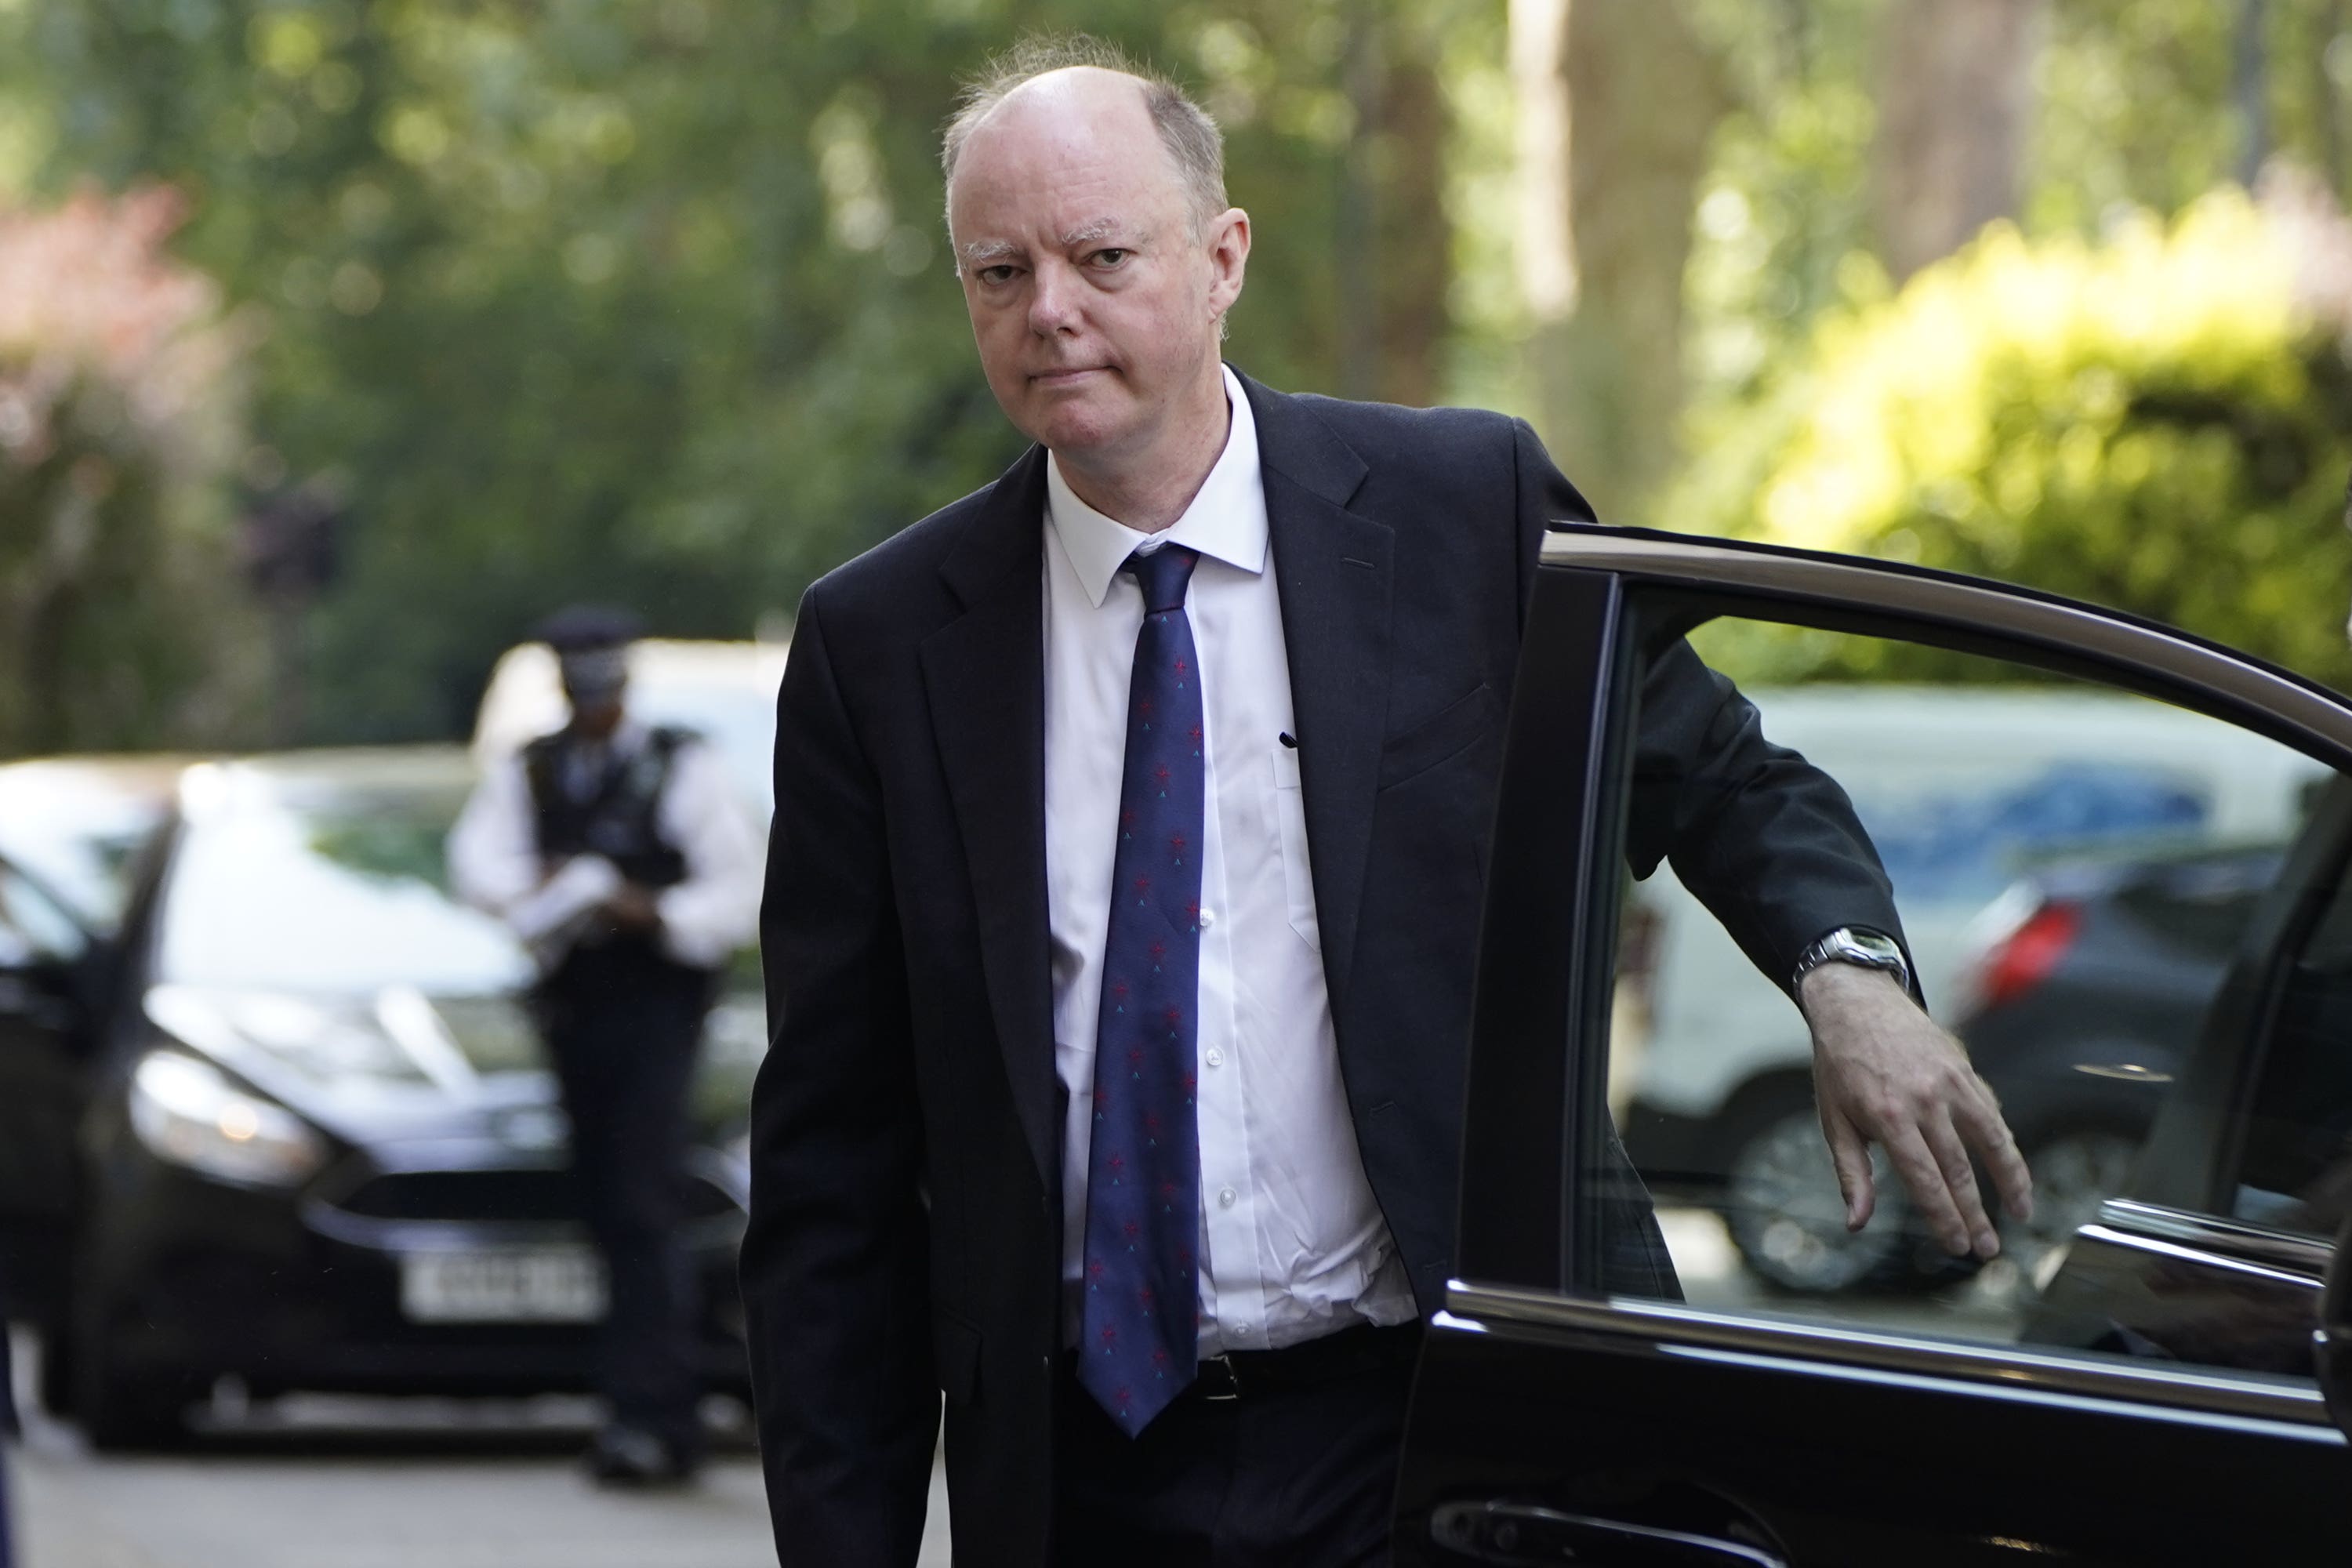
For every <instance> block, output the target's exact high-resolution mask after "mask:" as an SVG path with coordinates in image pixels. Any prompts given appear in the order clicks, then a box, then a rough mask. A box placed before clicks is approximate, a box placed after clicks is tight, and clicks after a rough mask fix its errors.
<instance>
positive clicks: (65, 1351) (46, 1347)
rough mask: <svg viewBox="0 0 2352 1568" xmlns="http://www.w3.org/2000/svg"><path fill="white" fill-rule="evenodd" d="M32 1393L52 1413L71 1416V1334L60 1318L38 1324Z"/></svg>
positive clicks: (72, 1387) (72, 1393)
mask: <svg viewBox="0 0 2352 1568" xmlns="http://www.w3.org/2000/svg"><path fill="white" fill-rule="evenodd" d="M33 1397H34V1398H35V1399H37V1400H38V1401H39V1402H40V1405H41V1408H42V1409H43V1410H45V1411H47V1413H48V1414H50V1415H55V1416H58V1417H59V1418H60V1419H64V1420H70V1419H72V1417H73V1412H74V1384H73V1334H72V1332H71V1331H69V1330H68V1328H67V1326H66V1321H65V1320H64V1319H62V1318H59V1319H57V1320H56V1321H52V1322H48V1323H45V1324H43V1325H42V1327H41V1339H40V1353H39V1355H38V1356H37V1357H36V1358H35V1360H34V1363H33Z"/></svg>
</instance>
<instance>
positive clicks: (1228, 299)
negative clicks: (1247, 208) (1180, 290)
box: [1208, 207, 1250, 317]
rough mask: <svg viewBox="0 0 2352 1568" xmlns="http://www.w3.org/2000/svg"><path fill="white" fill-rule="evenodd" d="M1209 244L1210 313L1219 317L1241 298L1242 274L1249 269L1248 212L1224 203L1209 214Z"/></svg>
mask: <svg viewBox="0 0 2352 1568" xmlns="http://www.w3.org/2000/svg"><path fill="white" fill-rule="evenodd" d="M1208 248H1209V269H1210V275H1209V314H1210V315H1211V316H1213V317H1222V316H1223V314H1224V313H1225V312H1226V311H1227V310H1232V309H1233V305H1234V300H1238V299H1240V298H1241V295H1242V279H1243V275H1244V273H1246V272H1247V271H1248V270H1249V248H1250V216H1249V214H1247V213H1245V212H1244V211H1242V209H1241V208H1239V207H1227V208H1226V209H1225V210H1224V211H1223V212H1221V213H1219V214H1218V215H1217V216H1215V217H1213V218H1211V219H1210V220H1209V224H1208Z"/></svg>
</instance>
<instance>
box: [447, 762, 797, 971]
mask: <svg viewBox="0 0 2352 1568" xmlns="http://www.w3.org/2000/svg"><path fill="white" fill-rule="evenodd" d="M651 736H652V731H649V730H647V729H646V727H645V726H644V725H642V724H638V723H636V722H635V721H628V720H624V721H622V723H621V725H620V727H619V728H618V729H616V730H614V731H613V736H612V739H611V740H610V741H608V742H606V743H605V746H604V748H603V750H604V752H607V753H608V755H609V758H610V760H611V761H625V760H627V759H628V758H630V757H634V756H635V755H636V754H637V753H638V752H641V751H643V750H644V749H645V747H646V742H648V741H649V740H650V739H651ZM574 762H575V765H574V767H573V768H572V770H571V772H572V774H573V776H572V778H570V779H567V780H565V781H563V783H564V784H565V787H566V788H567V789H569V790H571V791H572V794H573V795H575V796H581V797H584V796H585V795H586V794H587V793H588V792H589V791H590V790H593V788H594V787H595V784H596V782H597V780H598V779H600V778H601V777H602V776H603V773H604V768H605V766H607V765H609V763H608V762H607V760H606V758H604V757H598V756H596V755H593V753H588V752H587V749H585V748H582V749H581V752H578V753H575V757H574ZM654 811H655V816H654V822H655V826H656V827H657V828H659V829H660V832H661V836H662V837H663V838H664V839H665V840H667V842H668V843H669V844H670V845H671V846H672V847H675V848H676V849H677V852H678V854H679V855H680V856H681V857H682V858H684V859H685V861H686V879H685V880H683V881H680V882H677V883H676V884H674V885H673V886H670V887H667V888H664V889H661V890H660V891H659V892H658V893H656V895H655V898H654V902H655V907H656V908H657V909H658V910H660V911H661V946H662V950H663V951H664V952H667V954H668V955H669V956H670V957H672V958H674V959H676V960H677V962H678V963H684V964H690V965H692V966H693V967H694V968H697V969H716V968H718V967H719V965H720V964H722V963H726V962H727V959H728V956H729V954H730V953H732V952H734V951H735V950H736V949H737V948H739V947H741V946H743V945H745V944H746V943H748V942H750V941H751V936H752V932H753V931H755V930H756V929H757V927H758V925H759V920H760V885H761V878H762V877H763V876H764V875H765V872H766V865H765V855H764V853H763V851H762V848H761V843H760V836H759V833H758V832H757V830H755V829H754V828H753V827H752V826H751V814H750V812H749V811H748V809H747V808H746V807H745V805H744V803H743V802H742V800H741V799H740V797H739V795H738V794H737V791H736V788H735V784H734V781H733V779H732V778H731V777H730V775H729V774H728V772H727V768H726V764H725V763H723V762H721V761H720V760H719V753H718V752H717V751H716V750H714V749H713V748H712V747H710V746H709V745H708V744H706V743H705V742H700V741H689V742H687V743H686V744H684V745H682V746H680V747H679V748H678V749H677V753H676V754H675V755H674V756H673V757H672V758H671V759H670V769H669V778H668V780H667V783H666V784H664V786H663V788H662V794H661V799H660V800H659V801H658V802H656V805H655V808H654ZM448 858H449V879H450V881H451V882H452V883H453V884H454V885H455V888H456V890H457V896H458V897H459V898H461V899H463V900H466V901H467V903H469V904H472V905H474V906H476V907H477V908H479V909H483V910H488V911H489V912H490V913H492V914H494V915H497V916H499V918H500V919H502V920H504V921H506V922H507V923H508V924H509V926H511V927H513V928H514V931H515V934H516V935H518V936H520V937H521V938H522V939H523V942H525V943H526V944H527V945H528V946H529V947H530V949H531V951H532V953H533V955H534V956H536V957H537V958H538V959H539V961H540V963H541V966H542V967H545V968H552V967H553V966H554V965H555V964H556V963H559V962H561V961H562V957H563V954H564V952H566V951H567V950H569V948H570V947H571V945H572V942H573V940H574V939H576V937H577V936H578V934H579V931H580V928H581V926H582V925H583V923H584V922H585V920H586V918H587V916H588V915H589V914H591V913H592V912H593V910H595V908H596V906H597V905H599V904H601V903H603V902H604V900H606V899H609V898H611V897H612V896H613V894H614V893H615V892H617V891H619V890H620V887H621V883H622V877H621V873H620V871H619V870H618V869H617V868H615V867H614V865H613V863H612V862H611V861H609V860H607V859H605V858H604V857H603V856H601V855H578V856H574V857H573V858H572V859H571V861H570V862H569V863H567V864H566V865H565V866H564V867H563V868H562V869H561V870H559V871H558V872H557V873H556V875H555V876H554V877H552V878H550V877H549V876H548V874H547V867H546V864H545V862H544V861H543V860H542V859H541V856H540V852H539V822H538V813H537V812H536V810H535V809H534V808H533V806H532V804H531V798H530V779H529V777H528V776H526V774H525V773H524V771H523V759H522V757H521V755H520V753H517V754H515V755H512V756H508V757H501V758H499V760H498V761H497V762H495V763H492V764H491V765H490V766H489V768H488V771H487V772H485V773H484V774H483V776H482V781H481V783H480V784H478V785H477V786H475V789H474V793H473V795H472V797H471V798H469V799H468V800H467V802H466V809H465V810H464V811H463V812H462V813H461V814H460V815H459V816H458V818H457V826H455V827H452V828H451V829H450V830H449V842H448Z"/></svg>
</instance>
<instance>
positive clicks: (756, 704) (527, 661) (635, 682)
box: [473, 637, 790, 826]
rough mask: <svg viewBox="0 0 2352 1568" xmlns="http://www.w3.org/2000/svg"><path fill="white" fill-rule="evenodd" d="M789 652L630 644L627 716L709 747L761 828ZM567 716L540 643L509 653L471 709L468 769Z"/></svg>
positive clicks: (776, 645) (767, 645)
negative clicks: (686, 733) (674, 729)
mask: <svg viewBox="0 0 2352 1568" xmlns="http://www.w3.org/2000/svg"><path fill="white" fill-rule="evenodd" d="M789 647H790V645H789V644H788V643H786V642H770V641H761V642H716V641H713V642H690V641H676V640H670V639H667V638H661V637H646V638H645V639H643V640H642V641H639V642H635V643H632V644H630V645H629V689H628V697H627V701H628V705H629V712H630V715H631V716H632V717H634V718H635V719H636V720H638V721H641V722H643V723H647V724H677V725H680V726H682V727H684V728H686V729H689V730H692V731H695V732H696V733H697V734H699V735H700V736H702V737H703V739H705V740H707V741H709V742H710V743H711V744H712V745H713V746H716V747H717V748H718V749H719V755H720V756H721V757H723V758H725V759H726V762H727V769H728V772H729V773H731V774H733V775H734V777H735V778H736V780H737V781H738V782H739V783H740V784H741V785H742V788H743V798H744V799H745V800H746V801H747V802H749V803H750V804H751V806H752V808H753V810H754V811H755V812H756V813H757V814H758V816H757V820H758V821H759V822H760V824H761V826H766V824H767V820H768V817H769V816H770V814H771V813H772V811H773V810H774V809H775V782H774V773H773V772H772V769H773V767H774V753H775V749H776V689H777V687H778V686H779V685H780V684H782V680H783V679H784V660H785V658H786V656H787V654H788V651H789ZM567 711H568V710H567V708H566V706H565V704H564V700H563V683H562V679H560V678H559V677H558V675H557V673H556V668H555V654H554V652H553V650H552V649H551V648H549V647H548V646H547V645H546V644H545V643H538V642H531V643H522V644H520V645H518V646H517V647H510V648H509V649H507V651H506V652H505V653H504V654H502V655H500V656H499V662H498V666H497V668H494V669H493V670H491V672H490V683H489V685H488V687H487V688H485V689H483V692H482V702H481V706H480V707H479V708H478V710H476V711H475V715H474V742H473V751H474V761H475V763H477V764H478V765H485V764H488V763H489V762H491V761H492V760H493V759H496V758H499V757H505V756H510V755H512V754H513V753H514V752H517V751H520V749H521V748H522V747H524V746H526V745H528V744H530V742H532V741H534V740H537V739H538V738H539V737H540V736H541V735H544V734H548V733H550V732H551V731H555V730H559V729H561V728H562V726H563V721H564V718H565V715H566V713H567Z"/></svg>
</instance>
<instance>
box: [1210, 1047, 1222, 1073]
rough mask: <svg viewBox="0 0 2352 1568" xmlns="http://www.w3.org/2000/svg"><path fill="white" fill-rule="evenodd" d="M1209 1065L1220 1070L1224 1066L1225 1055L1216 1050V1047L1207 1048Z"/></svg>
mask: <svg viewBox="0 0 2352 1568" xmlns="http://www.w3.org/2000/svg"><path fill="white" fill-rule="evenodd" d="M1209 1065H1210V1066H1211V1067H1213V1068H1221V1067H1223V1066H1224V1065H1225V1053H1224V1052H1223V1051H1221V1050H1219V1049H1217V1047H1214V1046H1211V1047H1209Z"/></svg>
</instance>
